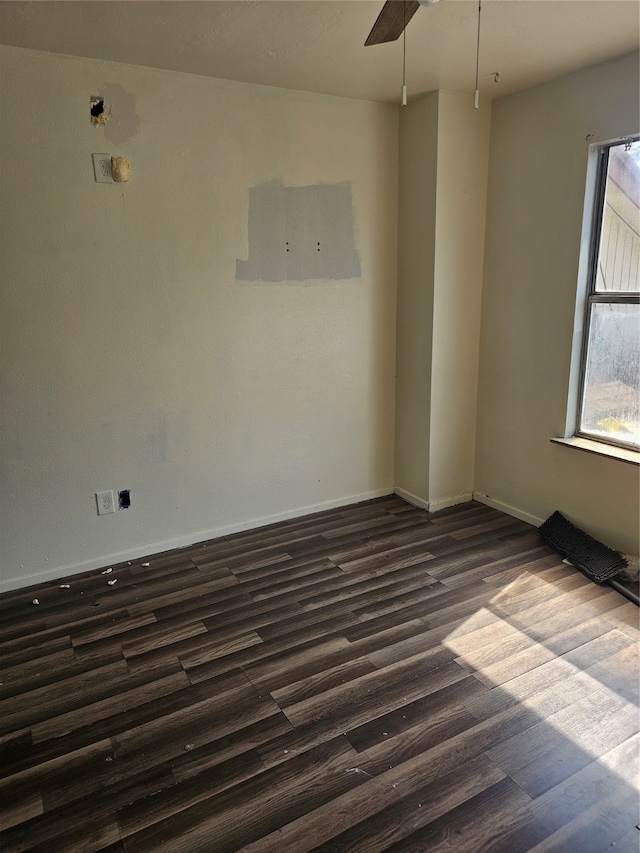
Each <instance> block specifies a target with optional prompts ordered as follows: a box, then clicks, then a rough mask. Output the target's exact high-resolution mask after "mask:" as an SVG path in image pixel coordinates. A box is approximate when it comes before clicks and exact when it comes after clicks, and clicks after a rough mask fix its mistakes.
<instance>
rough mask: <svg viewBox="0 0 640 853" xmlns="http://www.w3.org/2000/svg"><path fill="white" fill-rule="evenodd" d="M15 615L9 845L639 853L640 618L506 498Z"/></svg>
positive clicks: (4, 638)
mask: <svg viewBox="0 0 640 853" xmlns="http://www.w3.org/2000/svg"><path fill="white" fill-rule="evenodd" d="M145 563H149V564H150V565H145ZM113 581H116V582H115V583H113ZM65 582H66V583H68V584H69V588H61V587H60V584H62V583H65ZM109 582H111V584H110V585H109ZM34 598H37V599H38V600H39V602H40V603H39V604H38V605H34V604H32V600H33V599H34ZM0 619H1V629H0V652H1V655H2V678H1V681H2V685H1V687H0V697H1V702H0V709H1V716H0V725H1V726H2V730H1V732H0V735H1V737H0V746H1V748H2V759H1V762H0V769H1V774H2V780H1V782H0V801H1V804H2V832H1V833H0V850H2V851H3V853H14V851H27V850H28V851H38V853H45V851H46V853H57V851H59V853H94V851H102V853H178V851H180V853H199V851H207V853H209V851H210V853H226V851H244V853H272V851H278V853H280V852H281V853H308V851H314V853H319V851H325V853H329V851H335V853H338V851H362V853H365V851H366V853H375V852H376V851H387V853H419V851H469V853H519V852H520V851H522V853H524V851H532V853H542V851H567V852H568V853H573V851H575V853H603V852H604V851H605V850H610V849H614V850H616V851H633V852H634V853H637V851H638V841H639V839H640V832H639V831H638V829H637V828H636V825H637V824H638V822H639V815H638V787H637V776H638V746H639V742H640V735H639V730H640V722H639V717H638V636H639V632H638V608H637V607H635V605H633V604H631V603H630V602H628V601H627V600H626V599H625V598H623V597H622V596H620V594H619V593H617V592H615V591H614V590H612V589H611V588H609V587H607V586H603V587H599V586H597V585H595V584H593V583H591V582H590V581H589V580H587V579H586V578H584V577H583V576H582V575H581V574H580V573H579V572H578V571H576V570H575V569H572V568H570V567H569V566H567V565H565V564H563V563H562V562H561V560H560V558H559V557H558V556H557V555H556V554H554V553H553V552H551V551H550V550H549V549H548V548H547V547H546V546H544V545H543V544H542V543H541V542H540V540H539V538H538V535H537V531H536V530H535V529H534V528H532V527H530V526H528V525H526V524H524V523H523V522H520V521H517V520H515V519H513V518H511V517H509V516H505V515H502V514H500V513H499V512H496V511H495V510H493V509H490V508H488V507H485V506H483V505H481V504H477V503H468V504H464V505H461V506H457V507H453V508H451V509H448V510H443V511H442V512H440V513H437V514H435V515H429V514H428V513H427V512H425V511H423V510H420V509H417V508H415V507H412V506H411V505H409V504H407V503H405V502H404V501H402V500H401V499H400V498H397V497H395V496H391V497H388V498H381V499H378V500H374V501H370V502H367V503H364V504H359V505H356V506H352V507H348V508H344V509H339V510H334V511H329V512H325V513H321V514H318V515H314V516H309V517H306V518H303V519H298V520H294V521H289V522H284V523H282V524H277V525H273V526H271V527H269V528H263V529H260V530H256V531H251V532H247V533H241V534H237V535H234V536H228V537H226V538H223V539H219V540H215V541H212V542H208V543H202V544H199V545H196V546H193V547H190V548H186V549H183V550H180V551H175V552H173V553H170V554H160V555H157V556H151V557H149V558H147V559H145V560H140V561H138V562H134V563H132V564H131V565H129V564H126V565H119V566H113V571H112V572H110V573H109V574H104V573H102V572H100V571H95V572H91V573H88V574H85V575H81V576H74V577H72V578H68V579H67V580H66V581H64V579H63V580H60V581H57V582H55V583H51V584H45V585H42V586H39V587H32V588H30V589H28V590H22V591H17V592H13V593H7V594H4V595H3V596H0Z"/></svg>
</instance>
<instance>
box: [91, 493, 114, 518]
mask: <svg viewBox="0 0 640 853" xmlns="http://www.w3.org/2000/svg"><path fill="white" fill-rule="evenodd" d="M96 503H97V504H98V515H108V513H110V512H115V511H116V506H115V503H114V501H113V491H112V490H109V491H108V492H96Z"/></svg>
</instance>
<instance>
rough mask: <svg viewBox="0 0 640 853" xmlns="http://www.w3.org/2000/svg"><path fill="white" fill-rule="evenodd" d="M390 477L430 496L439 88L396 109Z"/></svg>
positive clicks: (416, 494) (413, 496)
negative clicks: (393, 445)
mask: <svg viewBox="0 0 640 853" xmlns="http://www.w3.org/2000/svg"><path fill="white" fill-rule="evenodd" d="M399 158H400V160H399V167H398V169H399V179H398V183H399V202H398V203H399V208H398V333H397V380H396V431H395V435H396V448H395V483H396V490H397V491H398V493H399V494H402V495H404V496H405V497H408V498H409V500H412V501H414V502H415V503H418V504H421V505H423V506H427V505H428V503H429V463H430V458H429V421H430V418H431V347H432V341H433V277H434V268H435V236H436V186H437V181H436V175H437V167H438V92H430V93H429V94H428V95H424V96H423V97H421V98H417V99H416V100H415V101H412V102H411V103H410V104H408V105H407V106H406V107H403V108H402V109H401V111H400V142H399Z"/></svg>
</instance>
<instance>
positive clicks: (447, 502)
mask: <svg viewBox="0 0 640 853" xmlns="http://www.w3.org/2000/svg"><path fill="white" fill-rule="evenodd" d="M396 495H398V497H399V498H404V500H405V501H408V502H409V503H410V504H413V505H414V506H418V507H420V509H426V510H428V511H429V512H438V510H440V509H446V508H447V507H449V506H457V505H458V504H464V503H467V501H470V500H472V498H473V495H472V494H471V492H468V493H466V494H464V495H456V496H455V497H451V498H441V499H440V500H437V501H431V503H429V502H428V501H425V499H424V498H421V497H418V495H414V494H413V493H412V492H408V491H407V490H406V489H401V488H400V487H399V486H396Z"/></svg>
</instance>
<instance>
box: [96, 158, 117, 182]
mask: <svg viewBox="0 0 640 853" xmlns="http://www.w3.org/2000/svg"><path fill="white" fill-rule="evenodd" d="M91 156H92V157H93V171H94V174H95V176H96V181H97V182H98V183H99V184H112V183H113V178H112V177H111V154H92V155H91Z"/></svg>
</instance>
